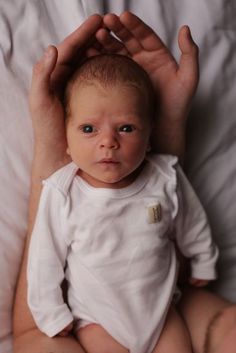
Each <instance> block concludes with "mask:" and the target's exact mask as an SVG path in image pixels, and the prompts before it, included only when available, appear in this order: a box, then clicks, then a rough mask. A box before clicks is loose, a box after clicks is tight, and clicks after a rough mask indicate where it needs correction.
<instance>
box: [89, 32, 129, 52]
mask: <svg viewBox="0 0 236 353" xmlns="http://www.w3.org/2000/svg"><path fill="white" fill-rule="evenodd" d="M96 39H97V40H98V42H99V43H100V44H101V46H102V48H103V51H105V52H107V53H116V54H121V55H128V51H127V49H126V48H125V46H124V44H123V43H122V42H120V41H119V40H117V39H116V38H115V37H114V36H113V35H112V34H111V33H110V31H108V30H107V29H105V28H101V29H99V30H98V31H97V33H96Z"/></svg>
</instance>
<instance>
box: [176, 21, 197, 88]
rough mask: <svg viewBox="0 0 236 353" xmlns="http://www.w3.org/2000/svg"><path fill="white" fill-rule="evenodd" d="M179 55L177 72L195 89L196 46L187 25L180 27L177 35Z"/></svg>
mask: <svg viewBox="0 0 236 353" xmlns="http://www.w3.org/2000/svg"><path fill="white" fill-rule="evenodd" d="M178 42H179V48H180V50H181V57H180V62H179V73H180V75H181V77H182V79H183V80H184V81H186V82H189V84H190V85H192V90H193V91H195V89H196V87H197V84H198V78H199V63H198V46H197V45H196V43H195V42H194V41H193V39H192V36H191V32H190V29H189V27H188V26H183V27H181V29H180V31H179V35H178Z"/></svg>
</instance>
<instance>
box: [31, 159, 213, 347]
mask: <svg viewBox="0 0 236 353" xmlns="http://www.w3.org/2000/svg"><path fill="white" fill-rule="evenodd" d="M176 162H177V159H176V158H175V157H171V156H161V155H159V156H152V157H149V158H148V161H147V163H146V165H145V167H144V169H143V170H142V172H141V174H140V175H139V176H138V178H137V179H136V180H135V181H134V182H133V183H132V184H131V185H129V186H127V187H125V188H122V189H104V188H94V187H92V186H90V185H89V184H87V183H86V182H85V181H84V180H83V179H81V178H80V177H79V176H78V175H77V174H76V173H77V170H78V167H77V166H76V165H75V164H74V163H70V164H69V165H67V166H66V167H63V168H62V169H60V170H59V171H57V172H56V173H55V174H54V175H52V176H51V177H50V178H49V179H47V180H46V181H45V182H44V187H43V191H42V197H41V201H40V206H39V211H38V215H37V218H36V222H35V227H34V230H33V233H32V240H31V244H30V252H29V264H28V286H29V295H28V300H29V306H30V308H31V310H32V313H33V316H34V319H35V321H36V323H37V324H38V326H39V327H40V329H41V330H42V331H43V332H45V333H46V334H48V335H49V336H54V335H55V334H57V333H58V332H59V331H60V330H62V329H63V328H64V327H65V326H66V325H68V324H69V323H70V322H71V321H72V318H75V319H77V320H78V319H83V320H88V321H90V322H96V323H99V324H100V325H102V326H103V327H104V328H105V329H106V330H107V331H108V332H109V333H110V334H111V335H112V336H113V337H114V338H115V339H116V340H117V341H119V342H120V343H121V344H122V345H123V346H125V347H127V348H128V349H129V350H130V352H131V353H147V352H151V351H152V350H153V348H154V345H155V344H156V342H157V340H158V337H159V335H160V332H161V330H162V327H163V324H164V320H165V317H166V313H167V311H168V309H169V306H170V302H171V301H172V297H173V293H174V291H175V289H176V283H175V282H176V274H177V262H176V255H175V249H174V243H173V240H172V239H176V241H177V243H178V246H179V248H180V250H181V251H182V253H183V254H184V255H185V256H187V257H189V258H191V265H192V276H193V277H195V278H200V279H214V278H215V277H216V270H215V263H216V260H217V257H218V250H217V248H216V246H215V245H214V244H213V242H212V239H211V233H210V228H209V226H208V222H207V219H206V215H205V212H204V211H203V209H202V207H201V205H200V203H199V201H198V199H197V197H196V195H195V194H194V192H193V190H192V188H191V186H190V184H189V183H188V181H187V179H186V178H185V177H184V175H183V173H182V172H181V170H180V168H179V167H177V166H176ZM156 206H158V207H159V215H157V217H154V218H153V217H152V216H151V217H150V214H149V211H150V209H151V210H152V209H156V208H155V207H156ZM65 265H66V278H67V280H68V283H69V291H68V300H69V305H70V308H71V311H70V310H69V308H68V307H67V306H66V304H64V302H63V299H62V295H61V289H60V284H61V282H62V280H63V276H64V273H63V269H64V267H65ZM144 328H145V329H144Z"/></svg>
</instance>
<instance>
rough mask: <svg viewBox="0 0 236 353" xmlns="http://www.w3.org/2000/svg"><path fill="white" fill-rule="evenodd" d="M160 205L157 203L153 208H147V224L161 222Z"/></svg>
mask: <svg viewBox="0 0 236 353" xmlns="http://www.w3.org/2000/svg"><path fill="white" fill-rule="evenodd" d="M161 213H162V212H161V204H160V203H158V204H156V205H154V206H149V207H148V222H149V223H157V222H160V221H161V218H162V214H161Z"/></svg>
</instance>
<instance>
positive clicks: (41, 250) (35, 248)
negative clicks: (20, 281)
mask: <svg viewBox="0 0 236 353" xmlns="http://www.w3.org/2000/svg"><path fill="white" fill-rule="evenodd" d="M64 200H65V197H64V195H63V194H62V193H61V192H60V191H59V190H57V189H56V188H55V187H53V186H51V185H45V186H44V187H43V190H42V194H41V198H40V203H39V209H38V213H37V216H36V220H35V226H34V229H33V232H32V237H31V242H30V247H29V259H28V268H27V279H28V304H29V307H30V310H31V312H32V314H33V317H34V320H35V322H36V324H37V326H38V327H39V329H40V330H41V331H42V332H44V333H46V334H47V335H48V336H49V337H53V336H55V335H56V334H58V333H59V332H61V331H62V330H65V328H66V327H68V325H70V324H71V322H72V321H73V317H72V314H71V312H70V310H69V308H68V306H67V304H66V303H65V302H64V300H63V295H62V289H61V283H62V282H63V280H64V267H65V262H66V256H67V249H68V246H67V243H66V240H65V237H64V232H62V223H61V220H62V208H63V204H64ZM69 327H70V326H69Z"/></svg>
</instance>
